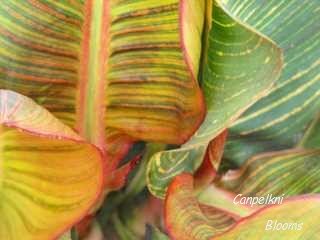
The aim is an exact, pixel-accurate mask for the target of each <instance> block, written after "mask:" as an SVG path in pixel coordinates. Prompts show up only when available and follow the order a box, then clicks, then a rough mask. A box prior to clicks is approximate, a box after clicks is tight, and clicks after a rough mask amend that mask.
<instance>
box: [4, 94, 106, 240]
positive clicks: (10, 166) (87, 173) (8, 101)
mask: <svg viewBox="0 0 320 240" xmlns="http://www.w3.org/2000/svg"><path fill="white" fill-rule="evenodd" d="M0 122H1V125H0V126H1V131H0V138H1V141H0V143H1V148H0V153H1V159H0V215H1V220H0V239H6V240H16V239H26V240H29V239H30V240H38V239H39V240H45V239H55V238H56V237H58V236H59V235H60V234H62V233H63V232H65V231H66V230H68V229H70V228H71V226H72V225H73V224H75V223H76V222H77V221H79V220H80V219H81V218H82V217H83V216H85V215H86V214H87V212H88V211H89V210H90V209H91V207H92V206H93V204H94V202H95V201H96V200H97V198H98V197H99V195H100V192H101V189H102V183H103V166H102V157H101V154H100V152H99V151H98V150H97V149H96V148H95V147H94V146H92V145H91V144H88V143H85V142H84V141H83V140H82V138H80V137H79V136H78V135H76V134H75V133H74V132H73V131H72V130H71V129H70V128H69V127H67V126H65V125H64V124H62V123H61V122H60V121H59V120H57V119H56V118H54V117H53V116H52V115H51V114H50V113H49V112H48V111H47V110H45V109H43V108H42V107H40V106H38V105H37V104H35V103H34V102H33V101H32V100H30V99H29V98H27V97H24V96H22V95H20V94H17V93H14V92H11V91H6V90H0ZM57 219H58V221H57Z"/></svg>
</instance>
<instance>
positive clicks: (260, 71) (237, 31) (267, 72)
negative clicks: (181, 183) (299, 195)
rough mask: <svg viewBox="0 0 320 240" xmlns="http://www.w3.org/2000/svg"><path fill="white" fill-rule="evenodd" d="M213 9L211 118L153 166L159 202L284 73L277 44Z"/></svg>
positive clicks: (206, 80) (208, 70)
mask: <svg viewBox="0 0 320 240" xmlns="http://www.w3.org/2000/svg"><path fill="white" fill-rule="evenodd" d="M209 2H210V1H209ZM208 9H210V11H211V10H212V21H211V22H210V24H211V25H212V27H211V30H210V32H209V36H208V46H207V51H206V53H205V55H206V58H207V60H206V62H205V64H204V69H203V72H202V73H203V74H202V75H203V79H202V85H203V90H204V94H205V99H206V105H207V115H206V118H205V120H204V122H203V123H202V125H201V127H200V129H199V130H197V132H196V133H195V134H194V136H193V137H192V138H191V139H190V140H189V141H188V142H187V143H185V144H184V145H182V147H181V148H180V149H176V150H173V151H166V152H162V153H159V154H156V155H155V156H154V157H153V159H152V160H151V161H150V163H149V167H148V187H149V190H150V191H151V192H152V193H153V194H154V195H155V196H158V197H162V198H163V197H164V195H165V190H166V187H167V185H168V183H169V182H170V180H171V179H172V178H173V177H174V176H176V175H178V174H179V173H181V172H193V171H195V170H196V169H197V168H198V167H199V165H200V164H201V162H202V159H203V157H204V154H205V151H206V148H207V145H208V143H209V142H210V141H211V140H212V139H213V138H215V137H216V136H217V135H219V133H221V132H222V131H223V130H224V129H225V128H226V127H228V126H229V125H231V123H232V122H233V121H234V120H235V119H236V118H237V117H239V115H240V114H241V113H242V112H244V111H245V109H247V108H248V107H249V106H250V105H252V104H253V103H254V102H255V101H256V100H258V99H259V98H261V97H262V96H263V95H265V94H266V92H267V91H268V89H269V88H270V87H271V86H272V84H273V83H274V81H275V80H276V79H277V77H278V76H279V73H280V70H281V67H282V60H281V50H280V49H279V48H278V47H277V46H276V45H275V44H274V42H272V41H271V40H270V39H268V38H266V37H264V36H263V35H261V34H260V33H258V32H256V31H255V30H253V29H252V28H249V27H248V26H246V25H244V24H243V23H241V22H239V21H238V20H237V19H234V18H232V16H229V15H228V13H227V12H226V11H224V10H223V9H222V8H221V7H220V4H219V3H217V2H215V3H214V4H213V6H211V5H208ZM262 66H263V67H262Z"/></svg>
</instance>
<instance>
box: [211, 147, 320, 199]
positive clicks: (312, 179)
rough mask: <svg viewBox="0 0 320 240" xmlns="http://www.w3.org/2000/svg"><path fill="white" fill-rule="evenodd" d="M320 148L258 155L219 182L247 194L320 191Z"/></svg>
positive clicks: (293, 193)
mask: <svg viewBox="0 0 320 240" xmlns="http://www.w3.org/2000/svg"><path fill="white" fill-rule="evenodd" d="M319 159H320V151H319V150H303V149H298V150H297V149H293V150H288V151H280V152H272V153H265V154H260V155H257V156H255V157H253V158H251V159H249V160H248V161H247V162H246V163H245V164H244V165H243V166H242V167H241V168H240V169H239V170H230V171H229V172H227V174H226V175H224V176H223V177H222V178H221V179H220V180H217V181H216V185H217V186H219V187H221V188H223V189H226V190H228V191H232V192H235V193H241V194H243V195H244V196H264V197H266V196H267V195H268V194H272V195H273V196H284V197H288V196H296V195H300V194H304V193H320V187H319V186H320V174H319V169H320V168H319V164H320V161H319Z"/></svg>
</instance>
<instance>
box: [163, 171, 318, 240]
mask: <svg viewBox="0 0 320 240" xmlns="http://www.w3.org/2000/svg"><path fill="white" fill-rule="evenodd" d="M192 185H193V181H192V176H191V175H189V174H181V175H179V176H177V177H176V178H175V179H174V180H173V181H172V182H171V184H170V186H169V188H168V191H167V196H166V201H165V224H166V228H167V230H168V232H169V234H170V237H171V238H172V239H179V240H209V239H211V240H220V239H226V240H230V239H250V240H251V239H257V240H258V239H259V240H260V239H270V240H273V239H317V238H315V237H316V236H318V235H319V234H320V231H319V228H318V227H317V226H318V225H317V222H315V221H314V219H318V218H319V217H320V195H301V196H298V197H292V198H288V199H286V200H285V201H284V202H283V203H282V204H280V205H271V206H266V207H263V208H260V209H258V210H255V211H254V212H253V213H251V214H250V215H248V216H246V217H243V218H241V219H237V220H234V219H233V218H231V217H230V216H228V215H226V213H223V212H221V211H219V210H213V209H214V208H211V211H213V212H214V216H215V217H213V218H212V217H210V215H211V214H212V212H210V211H208V209H210V207H208V206H207V207H206V208H203V207H199V206H201V205H199V203H197V200H196V198H195V197H194V195H193V194H194V192H193V186H192ZM302 205H303V207H301V206H302ZM237 207H242V206H237ZM217 211H218V213H219V212H220V217H219V218H218V217H217V216H218V215H219V214H217ZM211 216H212V215H211Z"/></svg>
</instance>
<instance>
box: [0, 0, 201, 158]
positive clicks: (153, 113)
mask: <svg viewBox="0 0 320 240" xmlns="http://www.w3.org/2000/svg"><path fill="white" fill-rule="evenodd" d="M203 16H204V1H195V0H185V1H178V0H165V1H155V0H150V1H132V2H130V1H129V2H123V1H117V0H112V1H103V0H95V1H93V0H89V1H85V2H84V1H62V2H61V1H54V0H47V1H42V0H35V1H24V0H18V1H17V0H6V2H5V4H1V6H0V42H1V48H0V88H4V89H11V90H14V91H16V92H19V93H21V94H23V95H26V96H29V97H31V98H33V99H34V100H35V101H36V102H37V103H39V104H41V105H42V106H44V107H45V108H47V109H48V110H50V111H51V112H52V113H53V114H54V115H55V116H57V117H58V118H59V119H61V120H62V121H63V122H64V123H66V124H68V125H69V126H71V127H75V128H76V129H77V131H79V132H80V134H81V136H83V137H84V138H86V139H87V140H89V141H90V142H91V143H94V144H96V145H98V146H99V147H100V148H101V149H103V150H105V148H109V146H110V145H112V143H113V142H112V141H109V138H108V137H109V136H110V134H111V135H112V134H113V133H114V131H118V132H119V133H118V135H121V134H122V135H125V136H130V137H131V138H132V139H138V140H148V141H158V142H164V143H174V144H176V143H182V142H184V141H186V140H187V139H188V138H189V137H190V136H191V135H192V134H193V133H194V131H195V130H196V128H197V127H198V126H199V124H200V122H201V121H202V118H203V115H204V106H203V105H204V104H203V99H202V95H201V91H200V89H199V86H198V83H197V74H198V65H199V58H200V51H201V44H200V43H201V33H202V25H203V19H204V17H203ZM110 131H111V132H112V133H110ZM122 141H123V144H130V141H128V140H126V139H122ZM111 147H112V146H111ZM106 152H108V149H107V150H106ZM111 160H112V159H111Z"/></svg>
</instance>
